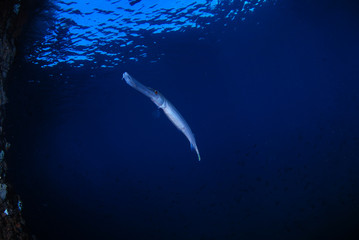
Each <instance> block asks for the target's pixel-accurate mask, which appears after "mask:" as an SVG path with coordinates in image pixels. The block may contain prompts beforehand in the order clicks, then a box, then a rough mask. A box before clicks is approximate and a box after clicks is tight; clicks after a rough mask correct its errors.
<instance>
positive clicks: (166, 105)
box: [122, 72, 201, 161]
mask: <svg viewBox="0 0 359 240" xmlns="http://www.w3.org/2000/svg"><path fill="white" fill-rule="evenodd" d="M122 79H124V80H125V81H126V83H127V84H128V85H130V86H131V87H133V88H134V89H136V90H137V91H139V92H140V93H142V94H143V95H145V96H147V97H149V98H150V99H151V100H152V102H154V104H156V105H157V107H158V108H161V109H162V110H163V112H164V113H165V114H166V116H167V117H168V119H169V120H170V121H171V122H172V123H173V124H174V125H175V126H176V127H177V128H178V130H180V131H181V132H182V133H183V134H184V135H185V136H186V137H187V139H188V141H189V142H190V144H191V148H194V149H195V150H196V152H197V156H198V161H201V156H200V155H199V151H198V147H197V144H196V139H195V137H194V135H193V133H192V130H191V128H190V127H189V125H188V123H187V122H186V120H184V118H183V117H182V115H181V114H180V113H179V112H178V110H177V109H176V108H175V107H174V106H173V104H172V103H170V102H169V101H168V100H167V99H166V98H165V97H164V96H163V95H162V94H161V93H160V92H159V91H157V90H155V89H152V88H150V87H146V86H145V85H143V84H142V83H140V82H138V81H137V80H135V79H134V78H133V77H131V76H130V74H128V73H127V72H125V73H123V75H122Z"/></svg>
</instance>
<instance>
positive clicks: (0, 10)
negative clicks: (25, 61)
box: [0, 0, 32, 240]
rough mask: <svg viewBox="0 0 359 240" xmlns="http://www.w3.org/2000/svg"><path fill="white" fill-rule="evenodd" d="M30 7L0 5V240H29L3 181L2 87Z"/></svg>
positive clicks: (9, 1)
mask: <svg viewBox="0 0 359 240" xmlns="http://www.w3.org/2000/svg"><path fill="white" fill-rule="evenodd" d="M31 4H32V3H30V1H21V0H1V1H0V240H9V239H30V235H29V234H28V232H27V230H26V227H25V221H24V219H23V217H22V212H21V208H22V202H21V200H20V197H19V196H18V195H17V194H16V193H15V192H14V190H13V189H12V186H11V184H10V183H9V182H8V181H7V177H6V172H7V164H6V161H7V156H6V153H7V150H8V149H9V147H10V143H8V142H7V141H6V134H4V131H3V122H4V117H5V115H4V112H5V104H6V101H7V100H6V94H5V91H4V89H5V87H4V84H6V80H7V79H6V77H7V73H8V71H9V69H10V67H11V64H12V63H13V61H14V58H15V54H16V41H17V40H18V39H19V37H20V33H21V30H22V28H23V26H24V24H25V23H26V20H27V16H28V13H27V12H26V11H24V9H26V7H25V6H27V5H31Z"/></svg>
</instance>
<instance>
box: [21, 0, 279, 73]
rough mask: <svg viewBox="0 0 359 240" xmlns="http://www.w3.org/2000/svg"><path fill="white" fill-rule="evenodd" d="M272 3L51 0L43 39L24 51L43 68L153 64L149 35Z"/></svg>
mask: <svg viewBox="0 0 359 240" xmlns="http://www.w3.org/2000/svg"><path fill="white" fill-rule="evenodd" d="M275 1H276V0H247V1H243V0H226V1H221V0H200V1H193V0H186V1H185V0H183V1H168V0H157V1H154V2H152V3H151V1H149V0H147V1H141V2H139V3H137V4H135V5H133V6H130V4H129V2H128V1H127V0H120V1H119V0H106V1H89V0H79V1H76V2H75V1H70V0H53V5H52V9H49V10H47V11H48V12H47V13H46V14H47V15H48V16H47V19H46V20H45V18H39V19H38V24H37V25H38V26H46V28H45V29H42V31H43V32H42V34H43V37H42V38H41V39H37V40H36V41H34V42H33V43H32V45H31V46H29V47H28V54H27V59H28V60H29V61H30V62H32V63H35V64H41V65H42V67H52V66H56V65H57V64H58V63H67V64H71V65H72V66H75V65H78V66H83V65H84V62H86V61H88V62H92V63H95V59H97V58H99V57H100V56H101V58H104V59H107V60H106V61H105V64H103V65H101V66H100V67H113V66H116V65H118V64H120V63H125V62H129V61H140V60H143V59H146V61H148V62H156V61H158V60H159V59H160V57H161V53H158V51H155V52H156V54H151V53H150V52H149V49H150V48H151V46H152V45H153V41H152V42H151V41H149V40H148V39H147V38H148V37H149V36H152V37H153V36H155V35H157V34H166V33H168V32H174V31H185V30H187V29H191V28H196V29H199V31H201V30H204V31H205V28H206V27H207V26H209V25H210V24H212V23H216V22H222V23H223V26H226V25H227V24H228V23H230V22H233V21H243V20H244V19H245V16H246V15H247V14H249V13H252V12H253V11H254V10H255V9H256V8H258V7H261V6H262V5H263V4H264V3H266V2H271V3H273V4H275ZM50 13H51V15H52V18H51V21H50V23H49V20H48V18H49V17H50ZM163 36H164V35H163ZM146 39H147V40H146ZM201 39H204V38H202V37H201ZM129 53H131V54H130V55H129ZM102 62H103V61H102Z"/></svg>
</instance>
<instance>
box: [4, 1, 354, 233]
mask: <svg viewBox="0 0 359 240" xmlns="http://www.w3.org/2000/svg"><path fill="white" fill-rule="evenodd" d="M357 10H358V7H357V6H356V5H355V4H353V3H352V2H350V1H344V2H340V4H339V3H338V2H336V1H316V2H315V3H312V1H285V2H284V1H278V2H277V4H268V5H264V6H263V7H261V8H258V9H256V11H255V12H254V13H252V14H251V15H250V16H249V17H247V18H246V21H241V22H233V23H232V24H228V25H227V26H223V24H221V23H220V22H219V23H218V22H217V23H213V24H212V25H210V26H208V27H207V28H206V29H205V30H198V29H187V30H186V31H181V32H176V31H173V32H169V33H163V34H157V35H149V36H147V38H146V41H148V42H152V41H156V42H158V44H157V47H153V48H148V49H147V54H148V55H156V54H158V52H162V53H164V55H162V57H161V59H159V60H158V61H157V62H151V61H146V58H144V59H141V60H139V61H137V62H135V61H133V62H125V63H123V64H119V65H118V66H115V67H113V68H94V67H93V65H96V64H95V63H94V64H93V65H91V64H89V65H85V66H83V67H81V68H77V67H76V68H73V67H71V64H68V65H66V64H58V65H56V66H54V67H47V68H41V66H39V65H36V64H32V63H29V62H27V61H25V60H23V58H22V56H21V53H22V54H26V51H25V50H23V52H21V51H20V55H19V56H18V58H17V63H16V66H15V67H14V68H13V72H12V74H11V80H10V81H9V83H8V84H9V86H8V98H9V103H8V104H7V112H8V114H7V115H8V116H7V119H8V124H7V129H6V130H7V135H8V138H9V139H8V140H9V141H10V142H11V143H12V147H11V151H10V153H9V154H10V158H11V161H9V173H8V177H9V178H10V179H11V181H12V182H13V183H14V186H15V189H16V190H17V192H18V193H19V194H20V195H21V198H22V200H23V202H24V204H23V205H24V210H23V211H24V215H25V218H26V219H27V224H28V226H29V227H30V229H31V230H32V232H33V233H34V234H35V235H36V236H37V237H38V238H39V239H350V238H352V239H357V238H355V237H358V236H359V230H358V229H359V221H358V217H359V175H358V170H359V163H358V160H359V135H358V134H359V127H358V121H359V93H358V89H359V81H358V80H359V60H358V55H359V44H358V43H359V31H358V29H359V16H358V15H357ZM201 31H205V33H206V34H205V36H206V37H205V38H204V39H203V38H201V37H202V36H203V32H201ZM199 38H201V40H199ZM24 44H25V43H24ZM102 57H103V56H102ZM103 58H104V59H102V60H103V61H105V60H106V59H105V57H103ZM98 61H101V58H99V59H98ZM125 71H127V72H129V73H130V74H131V75H133V76H134V77H135V78H136V79H137V80H139V81H141V82H142V83H144V84H145V85H148V86H151V87H153V88H156V89H158V90H160V91H161V92H162V93H163V94H164V96H166V97H167V98H168V99H169V100H170V101H171V102H172V103H173V104H174V105H175V106H176V107H177V109H178V110H179V111H180V112H181V114H182V115H183V116H184V117H185V119H186V120H187V122H188V123H189V125H190V126H191V128H192V130H193V132H194V133H195V136H196V139H197V144H198V147H199V150H200V152H201V157H202V161H201V162H197V157H196V154H195V152H193V151H190V147H189V143H188V141H187V139H186V138H185V137H184V136H183V135H182V133H180V132H179V131H178V130H177V129H176V128H175V127H174V126H173V125H172V124H171V123H170V122H169V121H168V119H167V118H166V117H165V115H164V114H161V116H160V117H159V118H155V117H154V116H153V112H155V111H157V110H156V107H155V105H153V103H152V102H151V101H150V100H149V99H147V98H146V97H144V96H142V95H141V94H139V93H137V92H136V91H134V90H133V89H132V88H130V87H129V86H128V85H126V84H125V83H124V81H122V80H121V77H122V73H123V72H125Z"/></svg>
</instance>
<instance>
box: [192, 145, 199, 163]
mask: <svg viewBox="0 0 359 240" xmlns="http://www.w3.org/2000/svg"><path fill="white" fill-rule="evenodd" d="M190 145H191V150H192V151H196V153H197V156H198V161H201V155H199V151H198V147H197V146H193V144H192V143H190Z"/></svg>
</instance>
